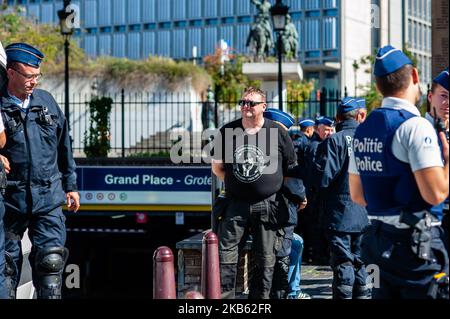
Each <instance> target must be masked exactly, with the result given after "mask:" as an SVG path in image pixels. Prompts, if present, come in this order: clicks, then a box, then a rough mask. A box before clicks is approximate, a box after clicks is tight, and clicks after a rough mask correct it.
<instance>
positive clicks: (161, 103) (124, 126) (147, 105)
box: [55, 88, 346, 157]
mask: <svg viewBox="0 0 450 319" xmlns="http://www.w3.org/2000/svg"><path fill="white" fill-rule="evenodd" d="M345 95H346V94H344V96H345ZM107 97H110V98H111V99H112V100H113V103H112V110H111V114H110V136H109V137H110V145H111V149H110V151H109V153H108V157H130V156H159V155H167V154H168V153H169V150H170V148H171V147H172V145H173V144H174V143H176V141H177V140H176V139H173V138H174V136H176V135H177V134H178V133H185V132H190V133H201V132H202V131H203V130H204V129H206V128H218V127H220V126H222V125H224V124H225V123H228V122H230V121H232V120H234V119H237V118H239V117H240V108H239V106H237V99H236V98H227V97H221V96H219V97H218V99H216V100H214V101H209V102H204V101H201V100H199V98H198V96H197V95H196V94H195V93H193V92H182V93H170V94H169V93H167V94H162V93H139V94H137V93H136V94H131V93H126V91H125V90H122V91H121V92H119V93H116V94H113V95H109V96H107ZM55 98H56V100H57V101H58V103H59V105H60V106H63V105H64V103H63V102H62V101H64V96H62V95H59V96H55ZM341 98H342V95H341V93H340V92H339V91H328V90H326V89H325V88H323V89H322V90H317V91H314V92H312V94H310V95H309V96H308V97H304V96H300V95H299V96H294V97H293V96H292V95H290V96H289V99H284V101H285V102H284V106H283V109H285V110H288V111H289V112H290V113H291V114H292V115H293V116H294V117H295V118H296V119H297V120H298V119H299V118H301V119H302V118H315V117H316V116H318V115H327V116H331V117H333V116H334V115H335V113H336V108H337V106H338V104H339V101H340V100H341ZM91 99H92V96H89V95H81V94H73V95H72V96H71V99H70V107H69V109H70V121H71V123H70V128H71V136H72V147H73V151H74V155H75V157H85V153H84V145H85V141H84V139H85V136H86V134H87V132H88V130H89V127H90V125H91V123H90V114H89V102H90V101H91ZM267 101H268V107H274V108H278V98H277V96H276V94H275V93H269V94H268V95H267Z"/></svg>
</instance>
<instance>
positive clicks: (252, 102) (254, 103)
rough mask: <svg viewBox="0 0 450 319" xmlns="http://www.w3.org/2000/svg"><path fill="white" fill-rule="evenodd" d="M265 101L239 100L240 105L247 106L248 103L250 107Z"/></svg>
mask: <svg viewBox="0 0 450 319" xmlns="http://www.w3.org/2000/svg"><path fill="white" fill-rule="evenodd" d="M263 103H264V102H261V101H249V100H239V102H238V105H239V106H245V105H248V106H250V107H255V106H257V105H259V104H263Z"/></svg>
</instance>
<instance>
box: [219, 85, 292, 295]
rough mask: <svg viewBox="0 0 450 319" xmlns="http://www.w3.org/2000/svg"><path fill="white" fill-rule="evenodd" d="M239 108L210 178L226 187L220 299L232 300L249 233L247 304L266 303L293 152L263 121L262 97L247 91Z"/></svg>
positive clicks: (283, 133)
mask: <svg viewBox="0 0 450 319" xmlns="http://www.w3.org/2000/svg"><path fill="white" fill-rule="evenodd" d="M239 105H240V106H241V113H242V118H240V119H238V120H235V121H233V122H230V123H228V124H226V125H225V126H223V127H222V128H221V129H220V135H219V136H217V137H216V138H215V140H214V159H213V161H212V170H213V173H214V174H215V175H216V176H218V177H219V178H220V179H221V180H224V181H225V189H226V196H227V199H228V204H227V207H226V209H225V212H224V214H223V217H222V219H221V222H220V223H219V228H218V237H219V251H220V268H221V284H222V298H234V297H235V283H236V270H237V262H238V256H239V255H238V253H239V248H240V247H242V244H243V243H245V241H246V238H247V234H248V232H250V233H251V235H252V237H253V242H252V254H253V260H254V265H253V266H254V267H253V268H252V269H253V273H252V275H251V276H250V285H249V290H250V291H249V298H250V299H268V298H269V294H270V290H271V286H272V278H273V269H274V265H275V253H274V252H275V251H276V248H277V247H278V245H279V244H281V240H279V239H278V238H277V233H278V230H279V229H280V228H281V227H283V226H284V225H285V224H286V222H287V220H288V217H289V212H288V208H287V202H286V200H285V198H284V197H283V195H282V194H281V193H280V191H281V188H282V185H283V176H284V173H285V172H286V171H287V169H288V167H290V166H292V165H295V162H296V159H295V152H294V147H293V145H292V141H291V139H290V137H289V135H288V134H287V132H286V131H285V130H283V129H282V128H281V127H280V126H279V125H278V124H276V123H274V122H273V121H271V120H269V119H264V117H263V112H264V111H265V109H266V97H265V94H264V92H262V91H261V90H259V89H256V88H248V89H247V90H246V91H245V92H244V94H243V98H242V100H241V101H239ZM276 244H278V245H276Z"/></svg>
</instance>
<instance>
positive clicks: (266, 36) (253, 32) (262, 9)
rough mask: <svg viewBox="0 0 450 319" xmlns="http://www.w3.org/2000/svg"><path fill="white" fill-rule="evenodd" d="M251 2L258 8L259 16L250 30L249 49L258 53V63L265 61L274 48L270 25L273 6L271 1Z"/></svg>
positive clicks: (256, 0)
mask: <svg viewBox="0 0 450 319" xmlns="http://www.w3.org/2000/svg"><path fill="white" fill-rule="evenodd" d="M251 2H252V3H253V4H254V5H256V7H257V8H258V15H257V16H256V20H255V22H254V23H253V24H252V27H251V29H250V34H249V35H248V38H247V47H250V48H252V49H253V50H255V51H256V52H255V56H256V59H257V60H258V61H264V57H266V56H268V55H269V54H270V51H271V50H272V49H273V47H274V41H273V32H272V25H271V23H270V8H271V7H272V5H271V4H270V2H269V0H262V1H259V0H251Z"/></svg>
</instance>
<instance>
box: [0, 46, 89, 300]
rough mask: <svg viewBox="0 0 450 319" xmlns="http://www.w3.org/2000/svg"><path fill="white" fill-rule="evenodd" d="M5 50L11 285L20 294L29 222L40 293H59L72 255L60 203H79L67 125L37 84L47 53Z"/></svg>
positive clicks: (0, 99)
mask: <svg viewBox="0 0 450 319" xmlns="http://www.w3.org/2000/svg"><path fill="white" fill-rule="evenodd" d="M5 51H6V55H7V66H6V69H7V76H8V82H7V84H6V86H5V87H4V89H3V90H2V91H1V94H0V107H1V111H2V115H3V123H4V125H5V129H6V135H7V137H8V140H7V144H6V146H5V148H4V149H2V150H1V151H0V153H1V157H2V160H3V161H9V164H10V172H9V175H8V187H7V189H6V193H5V204H6V215H5V218H4V222H5V230H6V254H7V263H8V265H7V271H6V274H7V285H8V289H9V294H10V298H15V291H16V289H17V286H18V283H19V282H18V281H19V278H20V271H21V268H22V252H21V244H20V241H21V239H22V236H23V234H24V232H25V230H26V229H27V228H28V235H29V237H30V241H31V243H32V250H31V253H30V264H31V267H32V275H33V284H34V286H35V288H36V291H37V297H38V298H42V299H58V298H61V284H62V273H63V270H64V265H65V263H66V260H67V256H68V251H67V249H66V248H65V247H64V244H65V239H66V229H65V224H64V221H65V217H64V214H63V212H62V209H61V205H62V204H63V203H64V202H66V201H67V205H68V209H69V210H73V211H77V210H78V208H79V206H80V203H79V195H78V193H77V192H76V191H77V183H76V174H75V162H74V160H73V156H72V150H71V145H70V138H69V132H68V125H67V121H66V118H65V117H64V114H63V113H62V111H61V109H60V108H59V106H58V104H57V103H56V102H55V100H54V99H53V97H52V96H51V95H50V94H49V93H48V92H46V91H43V90H40V89H36V85H37V83H38V81H39V79H40V77H41V73H40V64H41V62H42V59H43V58H44V55H43V54H42V53H41V52H40V51H39V50H38V49H36V48H34V47H32V46H30V45H28V44H25V43H13V44H10V45H9V46H7V47H6V48H5Z"/></svg>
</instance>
